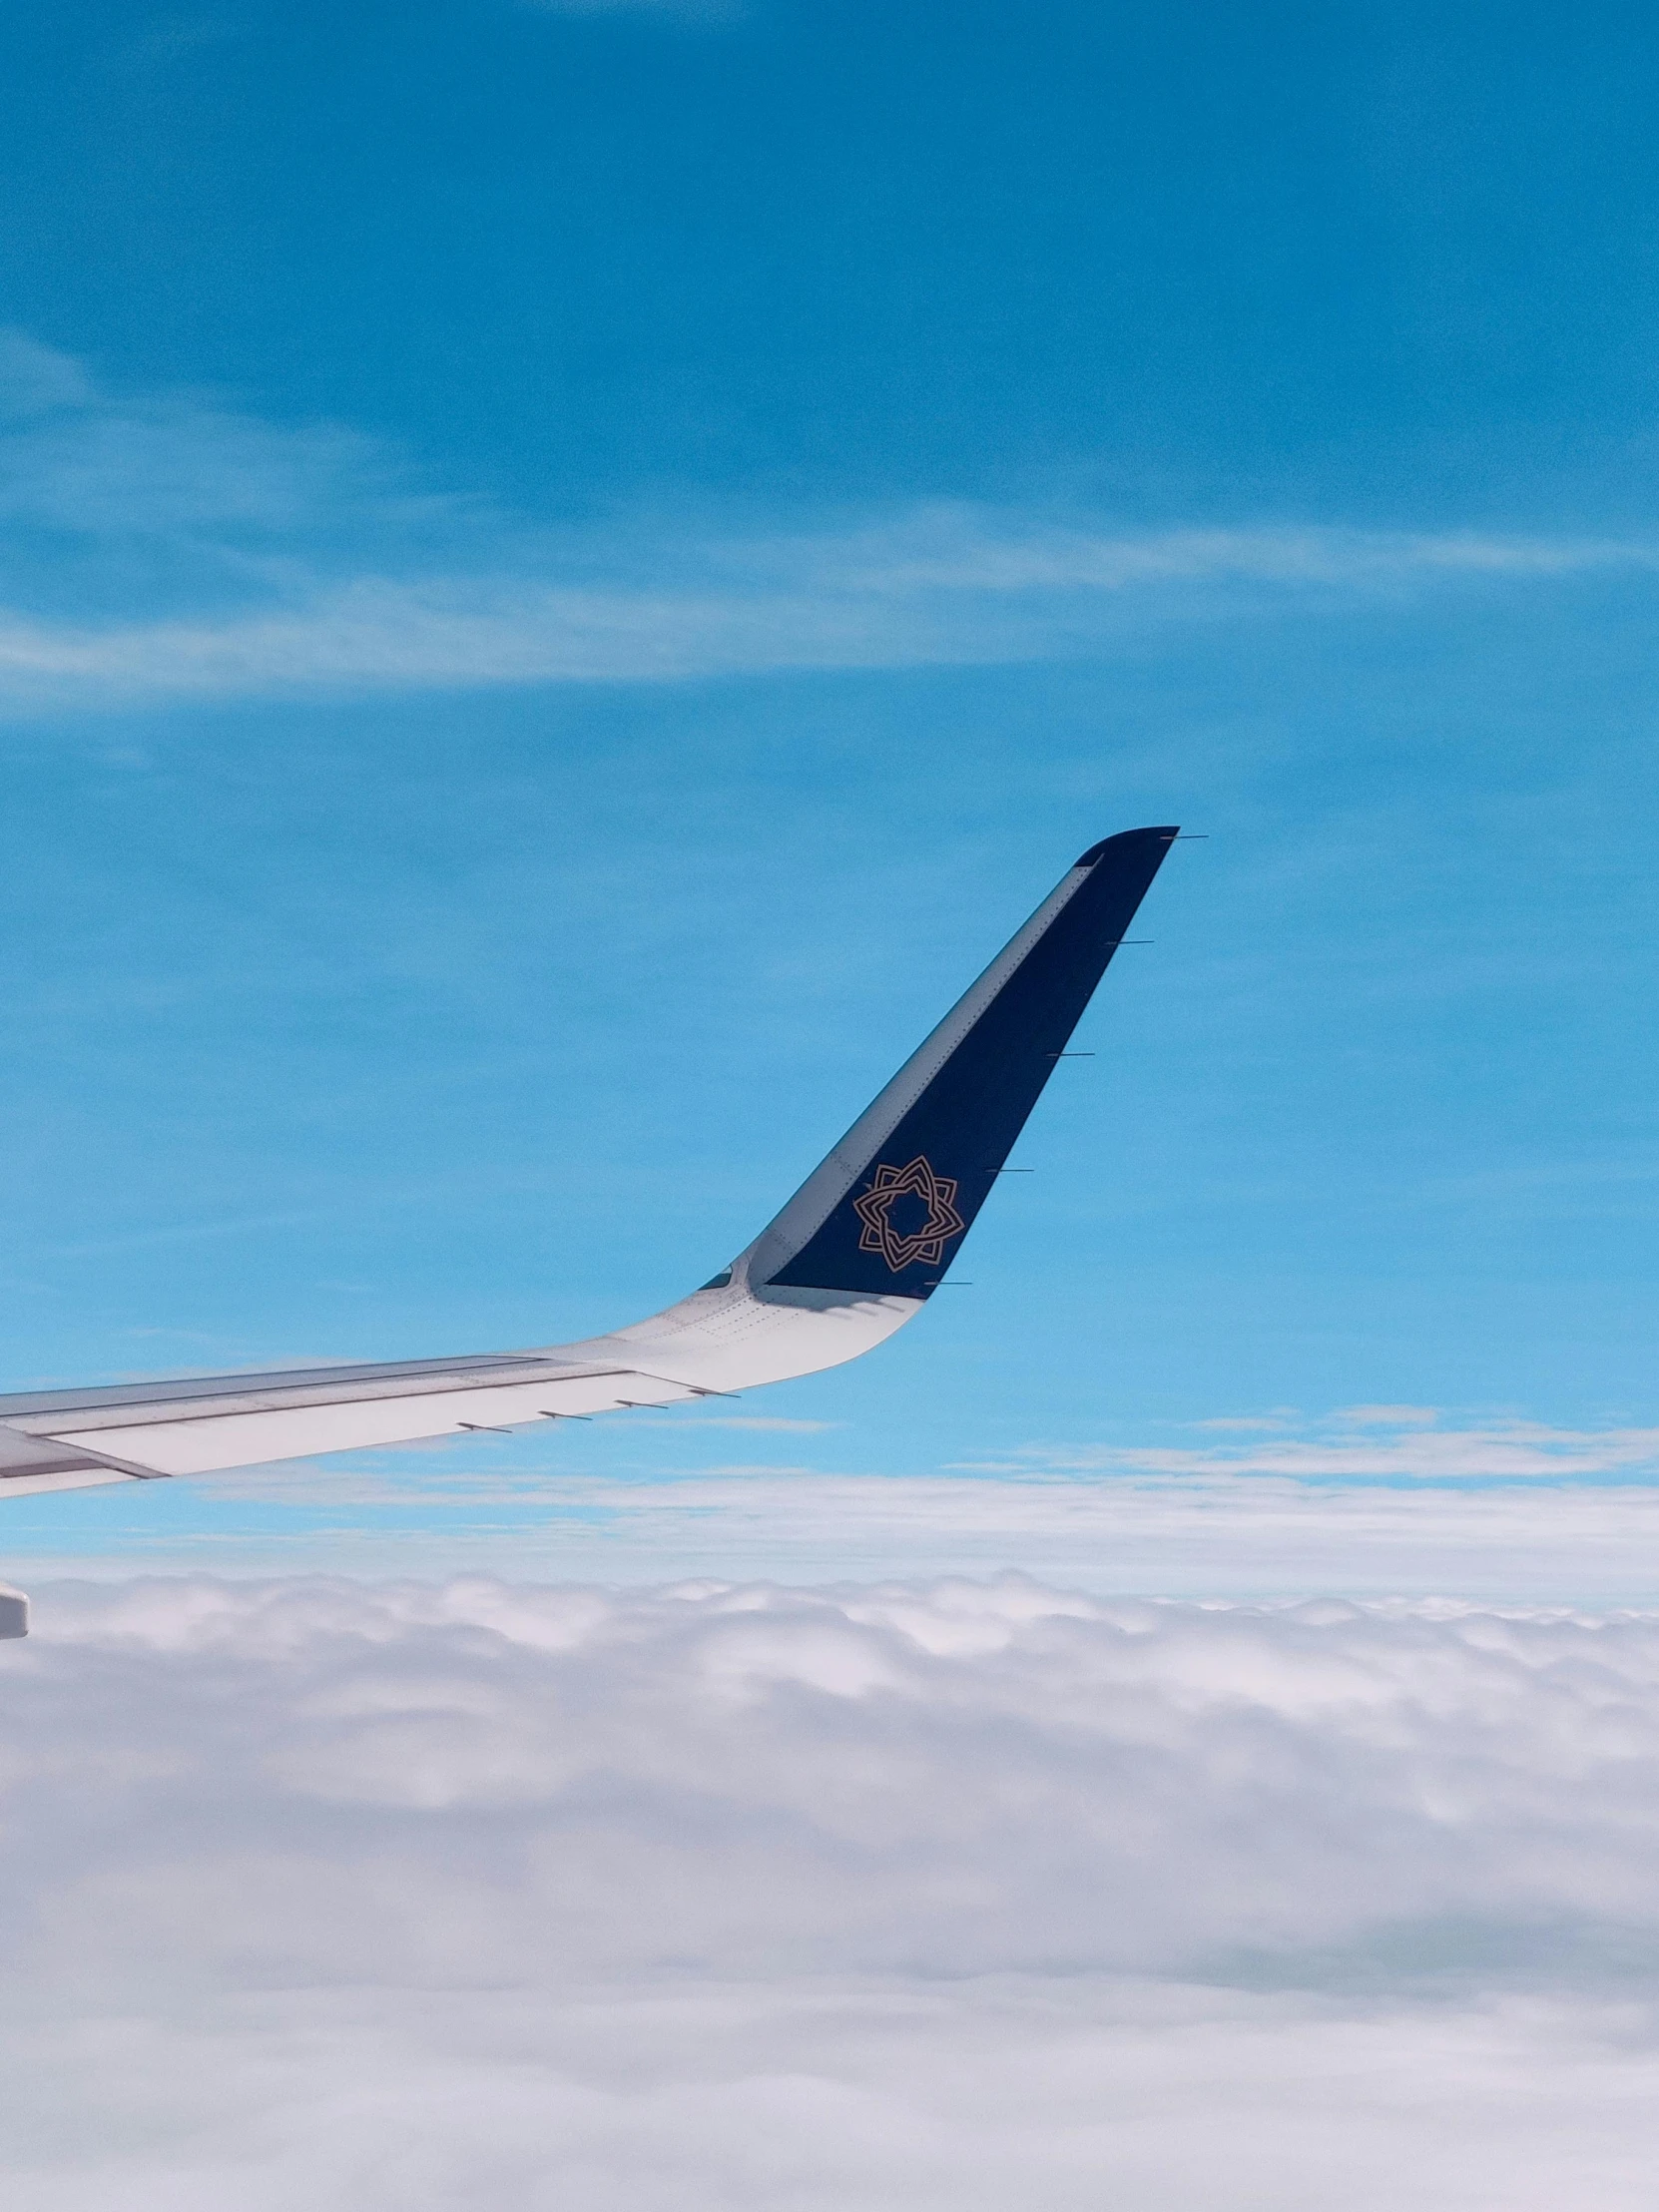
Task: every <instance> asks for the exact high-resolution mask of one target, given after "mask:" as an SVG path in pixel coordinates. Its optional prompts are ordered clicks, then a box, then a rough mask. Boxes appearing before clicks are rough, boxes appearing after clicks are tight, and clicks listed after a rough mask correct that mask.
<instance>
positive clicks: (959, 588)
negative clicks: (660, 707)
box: [0, 331, 1659, 713]
mask: <svg viewBox="0 0 1659 2212" xmlns="http://www.w3.org/2000/svg"><path fill="white" fill-rule="evenodd" d="M1656 565H1659V546H1655V545H1654V544H1651V543H1649V542H1647V541H1645V540H1641V539H1637V538H1630V539H1598V538H1581V537H1559V538H1550V537H1538V536H1517V535H1504V534H1502V533H1492V532H1480V531H1450V532H1440V533H1422V532H1411V531H1385V530H1382V531H1380V530H1354V529H1342V528H1333V527H1317V526H1301V525H1293V524H1282V523H1271V524H1262V525H1256V526H1250V525H1246V526H1231V527H1225V528H1206V527H1190V526H1184V527H1176V528H1151V529H1146V528H1142V529H1130V530H1126V529H1124V528H1122V527H1121V526H1117V525H1115V524H1113V523H1112V522H1111V521H1110V519H1108V518H1103V517H1100V516H1098V515H1089V514H1082V515H1079V514H1078V513H1076V512H1068V513H1059V512H1056V511H1052V510H1045V509H1038V508H1031V509H1019V508H1012V507H994V506H985V505H975V504H972V503H965V502H956V503H951V502H934V503H930V504H925V505H921V506H916V507H910V508H906V509H902V510H895V511H889V512H886V513H881V514H875V515H864V516H856V517H850V518H849V517H845V516H841V517H832V518H822V519H820V520H818V521H816V522H814V523H812V524H811V525H810V526H808V527H801V526H799V525H798V526H796V527H794V528H783V529H780V528H779V527H777V526H776V524H775V523H773V522H769V523H767V524H766V525H764V526H756V525H754V524H750V525H747V526H743V525H736V524H733V523H732V522H730V521H727V522H724V523H723V522H719V521H717V520H715V519H714V518H712V517H710V516H709V515H708V514H702V515H697V514H680V515H670V514H666V513H657V514H652V515H638V516H635V517H633V518H631V519H628V520H626V521H616V522H612V523H609V524H605V525H598V524H595V525H591V526H587V527H584V528H574V527H566V528H562V529H552V528H548V527H545V526H542V525H540V524H538V523H536V522H535V521H534V520H533V519H532V518H526V517H524V516H515V515H510V514H506V513H503V512H500V511H497V510H494V509H492V508H490V507H489V506H488V505H487V503H484V502H481V501H479V500H477V499H475V498H472V497H469V496H468V495H467V494H466V493H465V492H464V491H457V490H454V489H445V488H443V487H438V486H434V485H432V484H430V483H427V482H424V481H422V480H420V478H419V477H418V474H417V472H416V471H414V470H413V469H412V468H411V466H410V465H409V464H408V462H407V461H406V460H405V459H404V458H403V457H401V456H399V455H398V454H396V453H394V452H392V451H390V450H388V449H386V448H384V447H382V446H380V445H377V444H376V443H375V442H374V441H372V440H370V439H368V438H365V437H362V436H360V435H358V434H357V433H355V432H353V431H351V430H350V429H348V428H343V427H341V426H338V425H330V424H313V425H282V424H276V423H270V422H266V421H262V420H261V419H259V418H258V417H257V416H254V415H252V414H249V413H247V412H245V411H242V410H239V409H237V408H236V407H234V406H231V405H228V404H226V403H225V402H224V401H222V400H220V399H217V398H216V397H214V396H213V395H204V394H200V393H192V392H188V391H186V392H162V393H153V394H141V395H138V396H131V395H120V394H116V393H113V392H110V391H107V390H105V389H103V388H102V387H100V385H99V384H98V383H97V381H96V380H95V378H94V377H93V376H92V375H91V374H90V373H89V372H88V371H87V369H86V368H85V367H84V365H83V364H82V363H80V362H78V361H76V360H73V359H71V358H70V357H69V356H67V355H64V354H61V353H57V352H54V351H53V350H52V349H51V348H50V347H47V346H44V345H42V344H40V343H39V342H38V341H36V340H35V339H33V338H31V337H30V336H28V335H27V334H26V333H22V332H16V331H13V332H9V333H6V332H0V709H9V710H10V711H13V712H24V713H27V712H32V711H37V710H49V709H61V708H64V707H74V706H82V707H104V706H115V705H121V704H125V703H130V702H141V701H144V700H149V699H170V698H172V699H221V698H229V697H236V696H247V695H277V696H280V695H291V694H293V693H296V692H314V691H325V692H333V693H338V692H354V691H364V690H369V691H373V690H398V689H420V688H432V687H437V688H446V687H448V688H453V687H469V686H488V685H521V684H547V683H582V684H588V683H614V682H665V681H678V680H684V679H687V678H694V677H711V676H722V675H730V674H735V673H743V672H765V671H779V670H788V669H802V668H827V669H828V668H872V667H906V666H920V665H926V664H953V663H954V664H985V663H995V662H1018V661H1029V660H1043V659H1055V658H1066V657H1069V656H1073V655H1078V654H1089V653H1095V652H1099V651H1102V650H1104V649H1107V648H1108V647H1110V646H1111V644H1112V643H1113V641H1114V640H1117V639H1121V638H1122V637H1124V636H1127V635H1131V634H1134V633H1137V632H1139V631H1142V630H1144V629H1145V627H1146V626H1147V625H1148V624H1149V623H1158V622H1165V621H1169V620H1172V619H1192V618H1201V619H1208V618H1216V617H1225V616H1236V615H1239V614H1241V613H1250V612H1259V611H1261V610H1262V609H1264V608H1269V609H1283V608H1287V607H1296V608H1304V609H1310V610H1314V609H1321V608H1347V607H1352V606H1355V605H1357V604H1364V603H1367V602H1370V601H1375V600H1376V599H1377V598H1378V597H1379V596H1380V595H1381V596H1383V597H1398V596H1399V595H1401V594H1408V595H1416V594H1420V593H1422V592H1425V591H1440V590H1446V589H1450V588H1454V587H1457V586H1467V585H1470V584H1483V585H1485V586H1487V587H1494V586H1495V587H1498V588H1504V589H1509V588H1514V587H1516V586H1526V587H1529V588H1536V587H1537V586H1539V585H1542V584H1549V583H1555V584H1559V583H1562V582H1564V581H1567V580H1570V579H1572V578H1574V577H1580V576H1587V575H1606V574H1618V573H1634V574H1638V575H1650V574H1651V573H1652V572H1653V570H1654V569H1655V567H1656Z"/></svg>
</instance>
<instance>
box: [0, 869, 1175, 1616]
mask: <svg viewBox="0 0 1659 2212" xmlns="http://www.w3.org/2000/svg"><path fill="white" fill-rule="evenodd" d="M1176 834H1177V832H1176V830H1173V829H1167V828H1164V829H1150V830H1126V831H1125V832H1124V833H1123V834H1122V835H1119V836H1115V837H1108V838H1106V839H1105V840H1104V842H1102V843H1100V844H1097V845H1092V846H1091V847H1090V848H1089V850H1088V851H1087V852H1085V853H1084V854H1083V855H1082V857H1081V858H1080V859H1079V860H1078V861H1077V862H1076V863H1075V865H1074V866H1072V867H1071V868H1070V869H1068V870H1067V872H1066V874H1065V875H1064V876H1063V877H1062V878H1061V880H1060V882H1059V883H1058V884H1057V885H1056V886H1055V888H1054V890H1053V891H1052V892H1051V894H1050V895H1049V896H1048V897H1047V898H1046V899H1045V900H1044V901H1043V903H1042V904H1041V905H1040V906H1039V907H1038V908H1037V910H1036V912H1035V913H1034V914H1033V915H1032V916H1031V918H1030V920H1029V921H1027V922H1026V924H1025V926H1024V927H1023V928H1022V929H1021V930H1020V931H1019V932H1018V933H1017V934H1016V935H1015V936H1014V937H1013V938H1012V939H1011V941H1010V942H1009V943H1008V944H1007V945H1006V946H1005V947H1004V949H1003V950H1002V951H1001V952H1000V953H999V954H998V955H997V957H996V958H995V959H994V960H993V961H992V962H991V964H990V966H989V967H988V968H987V969H986V970H985V972H984V974H983V975H981V976H980V978H979V980H978V981H977V982H976V983H975V984H973V986H972V987H971V989H969V990H968V991H967V992H966V993H965V994H964V995H963V996H962V997H961V998H960V999H959V1000H958V1001H957V1003H956V1004H955V1005H954V1006H953V1007H952V1008H951V1010H950V1012H949V1013H948V1014H946V1016H945V1017H944V1019H943V1021H941V1022H940V1023H939V1025H938V1027H937V1028H936V1029H935V1030H934V1031H933V1032H932V1034H931V1035H930V1036H929V1037H928V1038H927V1039H926V1041H925V1042H924V1043H923V1044H922V1045H921V1046H919V1047H918V1049H917V1050H916V1051H915V1052H914V1053H912V1054H911V1056H910V1058H909V1059H908V1060H906V1062H905V1063H904V1065H903V1067H901V1068H900V1069H899V1071H898V1073H897V1074H896V1075H895V1076H894V1077H893V1079H892V1081H891V1082H890V1083H888V1084H887V1086H886V1088H885V1089H884V1090H882V1091H881V1092H880V1094H879V1095H878V1096H877V1097H876V1098H875V1099H874V1100H873V1101H872V1102H871V1104H870V1105H869V1106H868V1107H866V1109H865V1110H864V1112H863V1113H862V1114H860V1115H859V1117H858V1119H857V1120H856V1121H855V1122H854V1123H853V1124H852V1127H851V1128H850V1129H849V1130H848V1131H847V1132H846V1135H845V1136H844V1137H842V1138H841V1140H840V1142H839V1143H838V1144H837V1145H836V1146H835V1147H834V1149H833V1150H832V1151H831V1152H830V1155H829V1157H828V1158H827V1159H826V1160H825V1161H824V1162H823V1163H822V1164H821V1165H820V1166H819V1167H818V1168H817V1169H816V1170H815V1171H814V1172H813V1174H812V1175H810V1176H809V1177H808V1178H807V1181H806V1182H805V1183H804V1184H803V1185H802V1186H801V1188H800V1190H799V1191H797V1192H796V1194H795V1196H794V1197H793V1198H792V1199H791V1200H790V1202H789V1204H788V1205H787V1206H786V1207H785V1208H784V1209H783V1211H782V1212H781V1213H780V1214H779V1215H778V1216H777V1218H776V1219H775V1220H774V1221H772V1222H770V1223H769V1224H768V1225H767V1227H766V1228H765V1229H763V1230H762V1232H761V1234H760V1236H759V1237H757V1238H756V1240H755V1242H754V1243H753V1244H752V1245H750V1246H749V1247H748V1248H747V1250H745V1251H744V1252H742V1253H740V1254H739V1256H738V1258H737V1259H736V1260H734V1261H733V1263H732V1265H731V1267H730V1268H728V1269H725V1270H723V1271H722V1272H721V1274H719V1275H718V1276H716V1277H715V1279H714V1281H713V1282H712V1283H709V1284H706V1285H705V1286H704V1288H703V1289H702V1290H700V1291H695V1292H693V1294H692V1296H691V1297H690V1298H685V1299H682V1300H681V1301H680V1302H679V1304H678V1305H675V1306H670V1307H668V1308H667V1309H666V1311H664V1312H663V1313H660V1314H655V1315H653V1316H652V1317H651V1318H650V1319H649V1320H648V1321H642V1322H636V1323H635V1324H634V1325H633V1327H632V1328H628V1329H620V1330H617V1331H616V1332H615V1333H614V1334H613V1335H611V1336H605V1337H592V1338H588V1339H586V1340H585V1341H584V1342H582V1343H580V1344H570V1345H554V1346H549V1347H545V1348H543V1349H540V1350H535V1351H529V1352H512V1353H494V1354H475V1355H470V1356H466V1357H463V1358H460V1359H454V1360H428V1361H403V1362H398V1363H396V1364H393V1365H382V1366H368V1367H362V1366H359V1367H327V1368H322V1367H319V1368H305V1369H299V1370H295V1371H293V1372H291V1373H288V1374H264V1373H256V1374H247V1375H222V1376H211V1377H193V1378H184V1379H181V1380H179V1381H177V1382H167V1383H132V1384H128V1383H120V1384H116V1385H113V1386H110V1387H105V1388H95V1389H84V1390H48V1391H37V1392H33V1393H24V1394H13V1395H10V1396H0V1496H13V1497H16V1496H20V1495H24V1494H27V1493H29V1492H31V1491H40V1490H62V1489H79V1488H83V1487H86V1486H88V1485H91V1484H95V1483H102V1482H120V1481H127V1480H136V1481H150V1480H154V1479H156V1478H157V1477H161V1476H167V1475H176V1474H205V1473H208V1472H210V1471H212V1470H214V1469H216V1468H221V1467H240V1466H253V1465H258V1464H260V1463H262V1462H265V1461H268V1460H273V1459H292V1458H304V1457H307V1456H309V1455H312V1454H315V1453H319V1452H332V1451H351V1450H359V1449H362V1448H364V1447H366V1446H370V1445H375V1444H399V1443H412V1442H416V1441H419V1440H421V1439H424V1438H428V1437H434V1436H458V1435H462V1434H465V1433H466V1432H467V1431H469V1430H492V1429H512V1428H522V1427H529V1426H533V1425H534V1424H535V1423H537V1422H539V1421H542V1420H557V1419H560V1418H563V1417H566V1416H570V1415H587V1414H594V1413H605V1412H613V1411H616V1410H618V1409H619V1408H622V1407H625V1406H636V1405H670V1404H675V1403H678V1402H682V1401H685V1400H689V1399H692V1398H698V1397H708V1396H720V1395H724V1394H726V1393H729V1392H732V1391H735V1390H739V1389H744V1388H748V1387H752V1386H754V1385H756V1384H759V1383H778V1382H783V1381H785V1380H786V1379H787V1378H789V1377H791V1376H797V1375H812V1374H815V1373H816V1372H818V1371H819V1370H820V1369H823V1368H832V1367H837V1366H839V1365H840V1363H841V1362H843V1361H846V1360H853V1359H856V1358H857V1357H858V1355H859V1354H860V1353H863V1352H868V1351H869V1350H871V1349H872V1347H874V1346H875V1345H878V1344H880V1343H881V1342H882V1341H883V1339H885V1338H887V1337H890V1336H891V1335H892V1334H893V1332H894V1331H895V1330H897V1329H900V1328H902V1327H903V1325H904V1323H905V1322H907V1321H909V1320H910V1319H911V1317H912V1316H913V1315H915V1314H918V1313H919V1312H920V1311H921V1309H922V1307H923V1305H924V1304H925V1303H926V1301H927V1299H928V1298H929V1297H930V1296H931V1295H932V1293H933V1291H934V1290H935V1289H936V1288H937V1287H938V1284H939V1283H940V1282H941V1281H942V1280H943V1278H944V1275H945V1272H946V1270H947V1269H948V1268H949V1266H950V1264H951V1262H952V1261H953V1260H954V1258H955V1256H956V1253H957V1252H958V1250H959V1249H960V1246H961V1240H962V1238H963V1237H964V1236H965V1234H966V1232H967V1230H968V1228H969V1226H970V1225H971V1223H972V1221H973V1218H974V1216H975V1215H976V1214H977V1213H978V1211H979V1208H980V1207H981V1206H982V1205H983V1203H984V1201H985V1198H986V1196H987V1195H988V1193H989V1191H990V1188H991V1185H992V1184H993V1183H994V1182H995V1180H996V1177H997V1174H998V1172H999V1171H1000V1169H1001V1168H1002V1165H1003V1162H1004V1161H1005V1160H1006V1158H1007V1156H1008V1153H1009V1151H1010V1149H1011V1148H1012V1146H1013V1143H1014V1140H1015V1138H1016V1137H1017V1136H1018V1135H1019V1133H1020V1130H1021V1129H1022V1128H1023V1127H1024V1126H1025V1122H1026V1118H1027V1116H1028V1115H1029V1114H1030V1112H1031V1109H1032V1107H1033V1106H1034V1105H1035V1104H1036V1102H1037V1099H1038V1097H1039V1095H1040V1094H1041V1091H1042V1088H1043V1085H1044V1084H1045V1083H1046V1082H1047V1080H1048V1078H1049V1076H1050V1074H1051V1073H1052V1072H1053V1069H1054V1066H1055V1063H1056V1061H1057V1060H1058V1058H1059V1056H1060V1054H1061V1053H1062V1052H1063V1051H1064V1049H1065V1046H1066V1043H1067V1040H1068V1039H1069V1038H1070V1036H1071V1033H1072V1030H1073V1029H1074V1028H1075V1026H1076V1024H1077V1021H1078V1018H1079V1016H1080V1015H1081V1014H1082V1012H1083V1009H1084V1007H1085V1006H1086V1005H1087V1004H1088V1002H1089V998H1090V996H1091V995H1092V993H1093V991H1094V988H1095V986H1096V984H1097V983H1098V982H1099V981H1100V978H1101V976H1102V975H1103V974H1104V973H1105V971H1106V968H1107V966H1108V965H1109V964H1110V962H1111V959H1112V955H1113V953H1114V952H1115V951H1116V949H1117V947H1118V944H1119V943H1120V942H1121V941H1122V939H1123V936H1124V934H1125V932H1126V930H1127V929H1128V927H1129V924H1130V922H1131V921H1132V920H1133V918H1134V915H1135V911H1136V908H1137V907H1138V906H1139V905H1140V902H1141V900H1142V898H1143V897H1144V896H1145V894H1146V891H1147V888H1148V886H1149V885H1150V883H1151V881H1152V878H1153V877H1154V875H1156V873H1157V872H1158V869H1159V867H1160V865H1161V864H1162V862H1163V859H1164V856H1165V854H1166V853H1167V852H1168V850H1169V847H1170V844H1171V842H1172V841H1173V839H1174V838H1175V836H1176ZM5 1632H7V1631H5V1630H4V1628H3V1626H0V1633H5ZM11 1632H12V1633H15V1632H16V1631H15V1630H14V1631H11Z"/></svg>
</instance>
